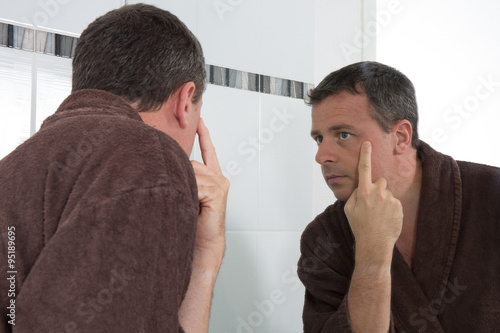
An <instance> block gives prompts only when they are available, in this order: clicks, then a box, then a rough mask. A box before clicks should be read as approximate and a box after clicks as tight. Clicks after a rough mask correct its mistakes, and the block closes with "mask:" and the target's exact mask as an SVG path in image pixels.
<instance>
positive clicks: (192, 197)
mask: <svg viewBox="0 0 500 333" xmlns="http://www.w3.org/2000/svg"><path fill="white" fill-rule="evenodd" d="M197 218H198V194H197V187H196V180H195V177H194V172H193V168H192V166H191V163H190V162H189V159H188V156H187V155H186V153H185V152H184V151H183V150H182V148H181V147H180V146H179V145H178V144H177V142H175V141H174V140H173V139H172V138H171V137H169V136H168V135H166V134H165V133H163V132H160V131H158V130H156V129H154V128H152V127H150V126H148V125H146V124H145V123H144V122H142V120H141V118H140V116H139V114H138V113H137V112H136V111H135V110H134V109H133V108H132V107H130V105H129V104H127V103H126V102H125V101H124V100H123V99H121V98H120V97H118V96H116V95H113V94H111V93H107V92H104V91H99V90H82V91H78V92H76V93H74V94H72V95H70V96H69V97H68V98H67V99H66V100H65V101H64V102H63V103H62V104H61V106H60V107H59V109H58V110H57V112H56V113H55V114H54V115H53V116H51V117H49V118H47V119H46V120H45V122H44V123H43V126H42V128H41V129H40V130H39V131H38V132H37V133H36V134H35V135H34V136H32V137H31V138H30V139H28V140H27V141H26V142H24V143H23V144H22V145H20V146H19V147H18V148H17V149H16V150H15V151H13V152H12V153H11V154H10V155H8V156H7V157H5V158H4V159H3V160H1V161H0V226H1V237H0V238H1V240H0V242H1V245H2V246H1V248H0V256H1V258H2V259H1V260H0V267H1V268H0V272H1V274H2V276H1V279H0V280H1V282H0V283H1V284H0V285H1V294H0V308H1V310H0V313H1V319H0V332H10V331H11V329H12V331H13V332H56V333H62V332H64V333H67V332H73V333H75V332H107V333H109V332H120V333H122V332H147V333H150V332H162V333H164V332H176V333H177V332H179V331H181V332H182V329H181V328H180V326H179V322H178V310H179V307H180V305H181V302H182V300H183V298H184V295H185V293H186V290H187V286H188V283H189V280H190V273H191V262H192V255H193V249H194V241H195V233H196V227H197ZM8 227H10V228H11V229H12V227H14V229H15V264H14V267H11V268H9V267H7V266H6V264H7V261H6V258H7V248H8V247H7V245H8V243H7V240H8V238H7V237H8V232H7V228H8ZM7 271H15V272H17V273H15V274H14V275H15V298H13V297H9V296H8V293H7V289H9V288H10V283H9V281H7V280H6V278H7V277H10V275H11V274H7ZM11 299H14V300H15V322H14V323H15V326H11V325H9V324H8V323H7V322H8V321H10V320H11V318H12V317H8V316H7V314H8V313H10V310H7V307H8V305H9V304H10V301H11Z"/></svg>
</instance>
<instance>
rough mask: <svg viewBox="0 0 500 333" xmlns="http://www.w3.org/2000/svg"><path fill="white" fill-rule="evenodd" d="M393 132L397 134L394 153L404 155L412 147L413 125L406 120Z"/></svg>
mask: <svg viewBox="0 0 500 333" xmlns="http://www.w3.org/2000/svg"><path fill="white" fill-rule="evenodd" d="M393 131H394V133H395V134H396V135H395V139H396V145H395V147H394V151H395V153H396V154H402V153H404V152H405V151H406V150H407V149H408V148H409V147H411V138H412V134H413V129H412V127H411V123H410V122H409V121H408V120H405V119H404V120H400V121H398V122H397V123H396V124H395V125H394V127H393Z"/></svg>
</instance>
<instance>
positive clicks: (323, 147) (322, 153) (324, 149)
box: [315, 141, 338, 164]
mask: <svg viewBox="0 0 500 333" xmlns="http://www.w3.org/2000/svg"><path fill="white" fill-rule="evenodd" d="M315 160H316V162H317V163H318V164H325V163H329V162H330V163H331V162H337V161H338V155H337V152H336V149H335V144H334V143H329V142H325V141H323V142H321V143H320V144H319V146H318V152H317V153H316V158H315Z"/></svg>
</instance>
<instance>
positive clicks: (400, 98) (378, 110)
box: [307, 61, 420, 148]
mask: <svg viewBox="0 0 500 333" xmlns="http://www.w3.org/2000/svg"><path fill="white" fill-rule="evenodd" d="M343 91H348V92H350V93H352V94H363V93H364V94H365V95H366V97H367V99H368V103H369V105H370V110H369V111H370V115H371V117H372V118H373V119H375V120H376V121H377V122H378V123H379V125H380V127H381V128H382V130H384V131H385V132H387V133H389V132H390V129H391V127H392V126H393V125H394V124H396V123H397V122H398V121H400V120H403V119H406V120H408V121H409V122H410V124H411V126H412V129H413V135H412V138H411V143H412V146H413V147H414V148H418V147H419V146H420V140H419V138H418V131H417V124H418V107H417V101H416V98H415V88H414V87H413V83H411V81H410V80H409V79H408V78H407V77H406V76H405V75H404V74H403V73H401V72H399V71H398V70H396V69H394V68H392V67H389V66H386V65H383V64H381V63H378V62H372V61H365V62H358V63H355V64H351V65H349V66H346V67H343V68H341V69H339V70H337V71H335V72H332V73H330V74H329V75H328V76H327V77H325V78H324V79H323V81H321V83H320V84H319V85H318V86H317V87H316V88H314V89H312V90H311V91H310V92H309V94H308V97H309V100H308V102H307V103H308V104H309V105H313V106H314V105H316V104H318V103H320V102H322V101H323V100H324V99H325V98H327V97H329V96H332V95H336V94H339V93H341V92H343Z"/></svg>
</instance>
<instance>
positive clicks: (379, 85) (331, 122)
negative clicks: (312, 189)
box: [298, 62, 500, 333]
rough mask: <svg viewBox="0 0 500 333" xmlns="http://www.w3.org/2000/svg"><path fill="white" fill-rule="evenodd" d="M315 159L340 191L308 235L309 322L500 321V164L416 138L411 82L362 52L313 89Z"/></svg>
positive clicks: (303, 272) (428, 324)
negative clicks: (454, 154)
mask: <svg viewBox="0 0 500 333" xmlns="http://www.w3.org/2000/svg"><path fill="white" fill-rule="evenodd" d="M309 96H310V104H311V105H312V131H311V135H312V137H313V139H314V140H315V141H316V142H317V143H318V152H317V155H316V161H317V162H318V163H319V164H320V165H321V169H322V172H323V175H324V178H325V180H326V182H327V184H328V186H329V187H330V189H331V190H332V191H333V193H334V195H335V196H336V198H337V199H338V200H337V201H336V202H335V203H334V204H333V205H331V206H329V207H328V208H327V209H326V210H325V211H324V212H323V213H322V214H320V215H319V216H317V217H316V219H315V220H314V221H313V222H311V223H310V224H309V225H308V226H307V228H306V230H305V231H304V233H303V235H302V239H301V253H302V255H301V258H300V260H299V264H298V266H299V267H298V274H299V277H300V279H301V280H302V282H303V283H304V285H305V288H306V295H305V305H304V312H303V320H304V331H305V332H307V333H310V332H388V331H390V332H400V333H401V332H453V333H455V332H493V331H494V330H495V329H498V327H500V302H499V300H500V242H499V240H500V209H499V206H498V203H499V202H500V169H499V168H495V167H491V166H485V165H479V164H474V163H469V162H460V161H455V160H453V159H452V158H451V157H449V156H446V155H443V154H440V153H438V152H436V151H435V150H433V149H432V148H431V147H430V146H428V145H427V144H425V143H424V142H422V141H420V140H419V138H418V133H417V121H418V115H417V104H416V100H415V91H414V88H413V85H412V83H411V82H410V81H409V80H408V78H406V76H404V75H403V74H402V73H400V72H399V71H397V70H395V69H393V68H391V67H388V66H385V65H382V64H379V63H376V62H361V63H356V64H352V65H349V66H347V67H344V68H342V69H340V70H338V71H336V72H333V73H331V74H330V75H328V76H327V77H326V78H325V79H324V80H323V81H322V82H321V83H320V84H319V85H318V86H317V87H316V88H315V89H313V90H312V91H311V92H310V94H309Z"/></svg>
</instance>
